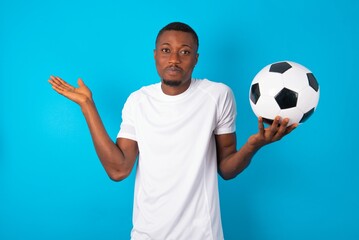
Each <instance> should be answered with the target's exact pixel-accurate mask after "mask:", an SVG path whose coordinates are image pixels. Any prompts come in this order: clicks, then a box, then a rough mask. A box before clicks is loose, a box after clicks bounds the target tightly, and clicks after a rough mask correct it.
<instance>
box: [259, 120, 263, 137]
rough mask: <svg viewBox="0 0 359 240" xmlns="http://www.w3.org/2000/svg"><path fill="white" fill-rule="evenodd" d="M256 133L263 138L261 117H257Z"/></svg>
mask: <svg viewBox="0 0 359 240" xmlns="http://www.w3.org/2000/svg"><path fill="white" fill-rule="evenodd" d="M258 132H259V135H261V136H262V137H264V124H263V118H262V117H258Z"/></svg>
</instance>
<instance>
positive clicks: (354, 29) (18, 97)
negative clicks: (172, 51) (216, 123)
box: [0, 0, 359, 240]
mask: <svg viewBox="0 0 359 240" xmlns="http://www.w3.org/2000/svg"><path fill="white" fill-rule="evenodd" d="M358 10H359V4H358V1H355V0H341V1H332V0H327V1H324V0H318V1H313V0H302V1H284V0H283V1H273V0H251V1H234V0H233V1H230V0H221V1H213V0H212V1H211V0H209V1H192V0H191V1H189V0H183V1H126V2H125V1H114V0H113V1H111V0H102V1H98V2H97V1H69V0H63V1H40V0H33V1H25V0H24V1H20V0H12V1H10V0H1V2H0V84H1V85H0V103H1V113H0V114H1V115H0V116H1V117H0V133H1V135H0V239H3V240H8V239H37V240H41V239H129V233H130V229H131V217H132V216H131V215H132V200H133V183H134V174H131V176H130V177H129V178H127V179H126V180H124V181H123V182H120V183H115V182H112V181H110V180H109V178H108V177H107V176H106V174H105V172H104V170H103V169H102V166H101V164H100V162H99V161H98V159H97V157H96V154H95V151H94V149H93V146H92V142H91V138H90V135H89V132H88V129H87V126H86V123H85V120H84V118H83V116H82V113H81V111H80V108H79V107H78V106H77V105H76V104H74V103H72V102H70V101H68V100H67V99H65V98H63V97H62V96H60V95H58V94H56V93H55V92H54V91H53V90H52V89H51V87H50V85H49V84H48V82H47V79H48V78H49V76H50V75H59V76H61V77H62V78H64V79H65V80H67V81H69V82H70V83H72V84H76V80H77V78H78V77H82V78H83V79H84V81H85V83H86V84H87V85H88V86H89V87H90V88H91V89H92V91H93V96H94V99H95V101H96V104H97V107H98V109H99V112H100V114H101V116H102V119H103V121H104V124H105V126H106V128H107V130H108V132H109V134H110V135H111V137H112V138H113V139H114V140H115V138H116V134H117V131H118V129H119V124H120V121H121V109H122V106H123V104H124V101H125V99H126V98H127V96H128V95H129V94H130V93H131V92H132V91H134V90H136V89H138V88H140V87H141V86H143V85H147V84H151V83H154V82H157V81H158V80H159V79H158V76H157V73H156V71H155V66H154V60H153V51H152V50H153V48H154V40H155V37H156V35H157V32H158V30H159V29H160V28H161V27H163V26H164V25H165V24H167V23H169V22H171V21H183V22H186V23H188V24H190V25H191V26H192V27H193V28H194V29H195V30H196V31H197V33H198V35H199V37H200V49H199V52H200V59H199V63H198V65H197V67H196V70H195V72H194V77H199V78H209V79H211V80H214V81H220V82H224V83H226V84H227V85H229V86H230V87H231V88H232V89H233V91H234V92H235V95H236V100H237V105H238V112H239V114H238V120H237V136H238V147H240V146H241V145H242V144H243V143H244V142H245V141H246V140H247V138H248V137H249V136H250V135H251V134H253V133H255V132H256V131H257V129H256V128H257V123H256V118H255V116H254V114H253V112H252V110H251V109H250V105H249V102H248V90H249V86H250V83H251V81H252V79H253V77H254V75H255V74H256V73H257V72H258V71H259V70H260V69H261V68H262V67H264V66H265V65H267V64H269V63H272V62H276V61H281V60H291V61H295V62H298V63H301V64H303V65H305V66H306V67H308V68H309V69H311V70H312V71H313V72H314V74H315V76H316V77H317V79H318V81H319V83H320V87H321V96H320V101H319V105H318V108H317V111H316V112H315V113H314V115H313V116H312V117H311V118H310V119H309V120H308V121H307V122H306V123H304V124H303V125H301V126H300V127H299V128H298V129H296V130H295V131H294V132H293V133H292V134H291V135H289V136H287V137H286V138H285V139H283V140H282V141H280V142H277V143H274V144H272V145H269V146H267V147H265V148H263V149H262V150H261V151H260V152H259V153H258V154H257V155H256V156H255V158H254V160H253V162H252V164H251V165H250V167H249V168H248V169H247V170H246V171H245V172H243V173H242V174H241V175H240V176H238V177H237V178H236V179H234V180H232V181H223V180H219V181H220V194H221V207H222V221H223V226H224V233H225V237H226V239H234V240H236V239H250V240H252V239H253V240H254V239H258V240H277V239H298V240H299V239H300V240H302V239H327V240H331V239H346V240H349V239H359V226H358V225H359V189H358V183H359V174H358V172H359V171H358V170H359V164H358V160H359V154H358V149H357V148H356V142H355V141H356V140H357V136H358V128H357V127H356V125H357V122H358V104H357V98H358V94H357V89H358V88H359V86H358V79H357V75H358V74H357V68H358V65H359V51H358V42H359V37H358V35H359V31H358V29H359V28H358V21H359V19H358V17H357V16H356V14H357V12H358Z"/></svg>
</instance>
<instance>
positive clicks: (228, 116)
mask: <svg viewBox="0 0 359 240" xmlns="http://www.w3.org/2000/svg"><path fill="white" fill-rule="evenodd" d="M217 113H218V114H217V126H216V128H215V129H214V134H216V135H220V134H227V133H233V132H235V131H236V116H237V110H236V101H235V98H234V95H233V92H232V90H231V89H230V88H229V87H227V86H226V87H225V91H224V93H223V94H221V96H220V98H219V101H218V109H217Z"/></svg>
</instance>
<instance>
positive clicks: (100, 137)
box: [49, 76, 138, 181]
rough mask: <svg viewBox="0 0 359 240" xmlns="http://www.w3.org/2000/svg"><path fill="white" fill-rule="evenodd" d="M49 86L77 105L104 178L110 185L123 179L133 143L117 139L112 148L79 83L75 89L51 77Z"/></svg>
mask: <svg viewBox="0 0 359 240" xmlns="http://www.w3.org/2000/svg"><path fill="white" fill-rule="evenodd" d="M49 83H50V84H51V85H52V88H53V89H54V90H55V91H56V92H58V93H59V94H61V95H63V96H65V97H67V98H68V99H70V100H72V101H74V102H75V103H77V104H79V106H80V107H81V110H82V112H83V114H84V117H85V119H86V122H87V125H88V127H89V130H90V134H91V137H92V140H93V143H94V146H95V149H96V153H97V155H98V157H99V159H100V161H101V163H102V165H103V167H104V168H105V170H106V172H107V174H108V176H109V177H110V178H111V179H112V180H114V181H120V180H123V179H124V178H126V177H127V176H128V175H129V174H130V173H131V170H132V168H133V166H134V163H135V161H136V158H137V155H138V146H137V142H136V141H133V140H129V139H123V138H119V139H117V143H116V144H115V143H114V142H113V141H112V140H111V139H110V137H109V135H108V133H107V132H106V129H105V127H104V125H103V123H102V120H101V118H100V115H99V114H98V112H97V109H96V106H95V103H94V101H93V99H92V93H91V91H90V89H89V88H88V87H87V86H86V85H85V84H84V83H83V81H82V80H81V79H79V81H78V84H79V87H78V88H75V87H73V86H71V85H69V84H68V83H66V82H65V81H64V80H62V79H61V78H59V77H54V76H51V78H50V79H49Z"/></svg>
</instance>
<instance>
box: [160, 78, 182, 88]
mask: <svg viewBox="0 0 359 240" xmlns="http://www.w3.org/2000/svg"><path fill="white" fill-rule="evenodd" d="M162 83H163V84H164V85H167V86H169V87H178V86H180V85H181V83H182V81H181V80H168V79H162Z"/></svg>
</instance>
